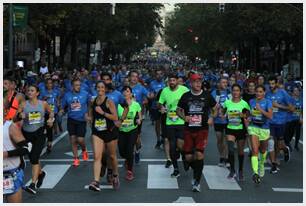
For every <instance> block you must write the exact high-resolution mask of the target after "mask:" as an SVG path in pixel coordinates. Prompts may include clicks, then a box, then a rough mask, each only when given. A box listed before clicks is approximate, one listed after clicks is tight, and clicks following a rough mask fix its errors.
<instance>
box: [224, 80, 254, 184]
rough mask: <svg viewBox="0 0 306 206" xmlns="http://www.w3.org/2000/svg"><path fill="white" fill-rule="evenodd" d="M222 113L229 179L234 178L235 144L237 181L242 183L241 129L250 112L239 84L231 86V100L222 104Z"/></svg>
mask: <svg viewBox="0 0 306 206" xmlns="http://www.w3.org/2000/svg"><path fill="white" fill-rule="evenodd" d="M223 107H224V109H223V112H224V113H226V114H227V118H228V123H227V127H226V136H227V145H228V158H229V162H230V173H229V175H228V178H229V179H233V178H235V177H236V172H235V156H234V154H235V148H234V145H235V142H237V146H238V160H239V174H238V180H239V181H243V180H244V178H243V160H244V151H243V149H244V144H245V138H246V136H245V131H244V129H243V120H244V119H245V117H246V116H245V115H246V111H248V110H250V107H249V105H248V103H247V102H245V101H244V100H242V99H241V87H240V85H239V84H233V85H232V99H228V100H226V101H225V102H224V105H223Z"/></svg>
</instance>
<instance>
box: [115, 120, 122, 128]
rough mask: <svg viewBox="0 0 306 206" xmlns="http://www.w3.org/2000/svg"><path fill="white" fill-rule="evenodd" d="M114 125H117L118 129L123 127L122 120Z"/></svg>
mask: <svg viewBox="0 0 306 206" xmlns="http://www.w3.org/2000/svg"><path fill="white" fill-rule="evenodd" d="M114 123H115V126H116V127H118V128H119V127H121V125H122V122H121V120H118V121H115V122H114Z"/></svg>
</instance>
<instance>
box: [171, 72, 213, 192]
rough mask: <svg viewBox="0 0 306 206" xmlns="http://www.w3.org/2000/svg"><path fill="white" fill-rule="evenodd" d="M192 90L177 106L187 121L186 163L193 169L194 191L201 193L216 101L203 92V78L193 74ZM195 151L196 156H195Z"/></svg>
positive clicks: (185, 137)
mask: <svg viewBox="0 0 306 206" xmlns="http://www.w3.org/2000/svg"><path fill="white" fill-rule="evenodd" d="M190 83H191V90H190V91H189V92H186V93H185V94H183V96H182V97H181V99H180V100H179V103H178V105H177V109H176V111H177V115H178V116H179V117H180V118H182V119H183V120H184V121H185V129H184V153H185V156H186V163H187V164H189V165H190V166H191V167H192V169H193V181H192V182H193V183H192V187H193V188H192V190H193V191H194V192H200V191H201V190H200V180H201V176H202V170H203V166H204V150H205V148H206V146H207V143H208V124H212V122H213V118H212V117H209V110H212V109H213V111H212V112H211V113H212V114H214V113H216V108H215V106H216V101H215V100H214V98H213V97H212V96H211V94H210V93H208V92H207V91H203V90H202V89H201V87H202V77H201V76H200V75H198V74H193V75H191V77H190ZM193 151H195V152H194V154H193Z"/></svg>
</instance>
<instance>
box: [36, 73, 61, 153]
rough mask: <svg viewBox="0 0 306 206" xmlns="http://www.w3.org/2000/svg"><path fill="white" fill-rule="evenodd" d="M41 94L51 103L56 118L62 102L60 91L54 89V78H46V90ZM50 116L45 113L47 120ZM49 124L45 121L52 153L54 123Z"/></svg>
mask: <svg viewBox="0 0 306 206" xmlns="http://www.w3.org/2000/svg"><path fill="white" fill-rule="evenodd" d="M39 96H40V99H41V100H43V101H46V102H47V103H48V104H49V106H50V108H51V110H52V111H53V113H54V118H56V116H57V113H58V106H59V103H60V99H59V97H60V94H59V93H58V91H56V90H55V89H54V86H53V81H52V79H50V78H49V79H46V90H44V91H43V92H41V94H40V95H39ZM48 118H49V114H48V113H46V114H45V120H47V119H48ZM47 124H48V123H47V122H45V128H46V130H47V139H48V142H47V152H48V153H50V152H51V149H52V140H53V130H54V124H52V126H51V127H49V126H48V125H47Z"/></svg>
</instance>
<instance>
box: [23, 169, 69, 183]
mask: <svg viewBox="0 0 306 206" xmlns="http://www.w3.org/2000/svg"><path fill="white" fill-rule="evenodd" d="M70 166H71V165H67V164H65V165H45V166H44V168H43V169H42V170H44V171H45V172H46V173H47V175H46V177H45V179H44V182H43V184H42V185H41V187H40V188H44V189H52V188H54V187H55V185H56V184H57V183H58V182H59V181H60V180H61V179H62V177H63V176H64V175H65V173H66V172H67V171H68V169H69V168H70ZM31 182H32V180H29V181H28V183H27V185H29V184H30V183H31Z"/></svg>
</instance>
